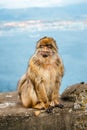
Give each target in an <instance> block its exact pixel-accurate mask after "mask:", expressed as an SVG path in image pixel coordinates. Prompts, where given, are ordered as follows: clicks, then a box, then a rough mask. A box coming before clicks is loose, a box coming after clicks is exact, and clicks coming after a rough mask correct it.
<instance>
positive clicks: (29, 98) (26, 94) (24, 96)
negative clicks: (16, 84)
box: [21, 83, 38, 108]
mask: <svg viewBox="0 0 87 130" xmlns="http://www.w3.org/2000/svg"><path fill="white" fill-rule="evenodd" d="M21 101H22V104H23V106H24V107H32V108H33V107H34V106H35V105H36V104H37V102H38V99H37V95H36V93H35V90H34V88H33V85H32V84H27V83H25V84H24V86H23V87H22V90H21Z"/></svg>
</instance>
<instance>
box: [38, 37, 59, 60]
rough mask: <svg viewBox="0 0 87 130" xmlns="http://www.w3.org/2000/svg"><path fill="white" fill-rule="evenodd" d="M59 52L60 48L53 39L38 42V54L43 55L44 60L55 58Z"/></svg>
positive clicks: (44, 38) (47, 38)
mask: <svg viewBox="0 0 87 130" xmlns="http://www.w3.org/2000/svg"><path fill="white" fill-rule="evenodd" d="M57 51H58V48H57V44H56V41H55V40H54V39H53V38H51V37H43V38H41V39H40V40H39V41H38V42H37V45H36V53H37V54H39V55H41V56H42V57H43V58H47V57H48V56H53V54H55V53H57Z"/></svg>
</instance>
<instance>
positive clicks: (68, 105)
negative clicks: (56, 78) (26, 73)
mask: <svg viewBox="0 0 87 130" xmlns="http://www.w3.org/2000/svg"><path fill="white" fill-rule="evenodd" d="M60 100H61V102H62V104H63V105H64V108H63V109H60V108H57V107H56V108H54V109H53V112H52V113H46V112H45V110H41V113H40V114H39V115H38V116H36V115H35V112H37V110H35V109H28V108H24V107H23V106H22V105H21V103H20V101H19V99H18V95H17V92H9V93H0V130H87V83H84V82H81V83H78V84H75V85H72V86H70V87H68V88H66V90H65V91H64V92H63V93H62V94H61V99H60Z"/></svg>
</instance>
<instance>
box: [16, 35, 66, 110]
mask: <svg viewBox="0 0 87 130" xmlns="http://www.w3.org/2000/svg"><path fill="white" fill-rule="evenodd" d="M63 74H64V66H63V63H62V60H61V58H60V56H59V54H58V48H57V45H56V42H55V40H54V39H53V38H51V37H44V38H42V39H40V40H39V41H38V42H37V46H36V51H35V54H34V55H33V56H32V57H31V59H30V61H29V65H28V69H27V71H26V74H24V76H22V78H21V79H20V81H19V83H18V93H19V96H20V99H21V101H22V104H23V106H25V107H32V108H38V109H42V108H48V107H49V106H55V105H57V104H59V88H60V84H61V79H62V77H63Z"/></svg>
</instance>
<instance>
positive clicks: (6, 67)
mask: <svg viewBox="0 0 87 130" xmlns="http://www.w3.org/2000/svg"><path fill="white" fill-rule="evenodd" d="M43 19H44V18H43ZM38 20H39V21H35V20H34V21H31V23H30V22H29V20H28V19H27V20H24V21H23V20H22V22H23V23H21V21H15V20H14V21H12V20H10V21H3V20H2V21H1V25H0V28H1V31H0V92H7V91H15V90H16V88H17V82H18V80H19V79H20V77H21V76H22V75H23V74H24V73H25V72H26V69H27V64H28V61H29V59H30V57H31V56H32V55H33V53H34V51H35V46H36V42H37V41H38V40H39V39H40V38H41V37H44V36H50V37H53V38H54V39H55V40H56V41H57V44H58V48H59V53H60V55H61V57H62V59H63V63H64V67H65V74H64V77H63V79H62V84H61V87H60V93H62V92H63V91H64V89H65V88H66V87H68V86H70V85H72V84H76V83H79V82H82V81H84V82H87V23H86V20H84V19H83V22H82V19H81V20H78V19H77V20H76V21H75V20H71V19H70V20H68V21H67V20H66V22H65V20H63V19H62V20H61V22H60V20H59V19H57V17H56V20H55V19H53V18H52V19H51V20H47V21H46V20H43V21H41V19H38ZM26 21H27V22H29V23H28V24H27V23H26ZM55 21H56V23H55ZM12 22H15V23H14V24H13V23H12ZM62 22H63V23H62ZM79 22H80V23H79ZM68 23H69V24H68ZM6 24H7V25H6Z"/></svg>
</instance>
